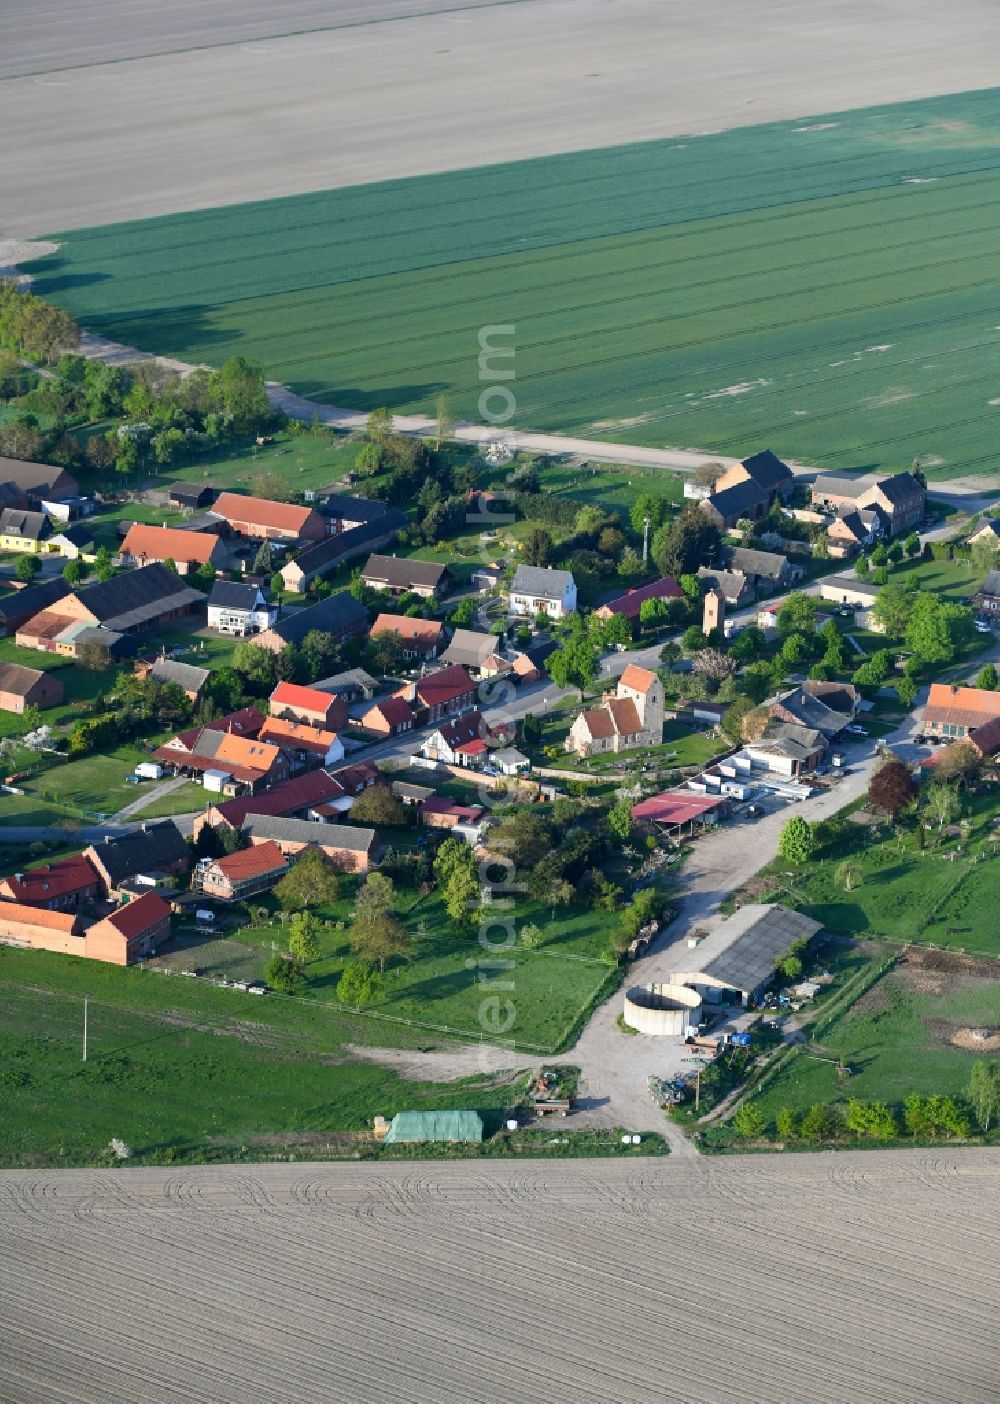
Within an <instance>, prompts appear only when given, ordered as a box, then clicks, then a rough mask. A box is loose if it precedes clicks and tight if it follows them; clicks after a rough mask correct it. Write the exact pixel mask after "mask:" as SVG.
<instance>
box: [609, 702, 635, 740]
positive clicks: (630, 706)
mask: <svg viewBox="0 0 1000 1404" xmlns="http://www.w3.org/2000/svg"><path fill="white" fill-rule="evenodd" d="M606 706H607V709H608V711H609V712H610V713H611V716H612V719H613V721H614V724H615V730H616V731H617V732H618V735H619V736H635V734H636V733H637V732H639V731H641V730H642V719H641V718H640V716H639V713H638V711H637V710H636V705H635V703H634V702H633V701H632V699H631V697H609V698H608V700H607V703H606Z"/></svg>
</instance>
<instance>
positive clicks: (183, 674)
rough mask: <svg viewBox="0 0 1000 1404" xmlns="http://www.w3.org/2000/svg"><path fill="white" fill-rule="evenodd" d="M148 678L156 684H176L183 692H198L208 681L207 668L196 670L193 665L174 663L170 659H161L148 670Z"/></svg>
mask: <svg viewBox="0 0 1000 1404" xmlns="http://www.w3.org/2000/svg"><path fill="white" fill-rule="evenodd" d="M149 676H150V677H151V678H153V679H154V680H155V681H156V682H158V683H176V684H177V686H178V687H182V688H183V689H184V691H185V692H200V691H201V690H202V688H203V687H204V686H205V684H206V683H207V682H208V679H209V669H208V668H198V667H196V666H195V665H194V664H193V663H176V662H175V661H174V660H173V659H172V658H161V659H158V660H157V662H156V663H154V664H153V666H152V668H150V670H149Z"/></svg>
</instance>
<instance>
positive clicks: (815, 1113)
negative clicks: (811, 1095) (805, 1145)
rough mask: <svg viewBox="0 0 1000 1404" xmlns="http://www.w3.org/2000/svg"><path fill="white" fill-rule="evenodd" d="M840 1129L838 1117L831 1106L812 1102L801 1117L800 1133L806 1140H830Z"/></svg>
mask: <svg viewBox="0 0 1000 1404" xmlns="http://www.w3.org/2000/svg"><path fill="white" fill-rule="evenodd" d="M839 1130H840V1117H839V1115H838V1114H837V1112H836V1111H834V1109H833V1107H825V1106H823V1104H822V1103H821V1102H814V1103H813V1105H812V1106H811V1107H810V1108H809V1110H808V1111H807V1112H806V1113H805V1115H804V1116H803V1118H802V1122H801V1126H800V1134H801V1136H802V1138H803V1140H806V1141H831V1140H833V1138H834V1137H835V1136H836V1134H837V1132H838V1131H839Z"/></svg>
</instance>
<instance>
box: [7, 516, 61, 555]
mask: <svg viewBox="0 0 1000 1404" xmlns="http://www.w3.org/2000/svg"><path fill="white" fill-rule="evenodd" d="M51 535H52V524H51V522H50V521H49V519H48V517H47V516H46V515H45V513H44V512H22V511H21V510H20V509H19V508H16V507H5V508H4V510H3V511H2V512H0V550H2V551H19V552H21V553H22V554H24V553H28V554H30V555H40V554H42V553H43V552H45V551H47V550H48V546H47V545H46V542H47V540H48V538H49V537H50V536H51Z"/></svg>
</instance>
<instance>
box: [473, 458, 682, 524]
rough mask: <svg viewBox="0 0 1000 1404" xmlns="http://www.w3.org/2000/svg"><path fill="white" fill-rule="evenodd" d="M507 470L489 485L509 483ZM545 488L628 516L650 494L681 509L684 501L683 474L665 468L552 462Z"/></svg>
mask: <svg viewBox="0 0 1000 1404" xmlns="http://www.w3.org/2000/svg"><path fill="white" fill-rule="evenodd" d="M509 471H510V469H509V468H507V467H504V468H497V469H496V470H495V471H494V472H492V473H491V474H489V476H488V479H487V485H488V486H489V487H491V488H493V489H494V490H495V491H500V490H501V489H502V488H503V487H504V486H505V483H506V479H507V474H508V473H509ZM542 486H543V488H544V489H545V491H547V492H554V493H558V494H559V496H560V497H575V498H577V499H578V500H579V501H580V502H581V503H587V504H589V505H592V506H594V507H606V508H607V509H608V510H609V511H612V512H615V511H617V512H621V513H623V514H627V513H628V511H629V509H630V508H631V506H632V503H633V502H634V501H635V500H636V498H637V497H641V496H642V494H643V493H647V492H651V493H653V494H654V495H655V496H657V497H663V498H665V499H666V500H667V501H668V502H672V503H674V504H675V505H676V506H680V505H681V503H682V502H683V500H684V475H683V474H681V473H672V472H670V470H669V469H666V468H635V467H631V466H629V465H626V464H621V463H600V462H594V461H589V462H588V463H587V466H586V467H585V468H582V467H579V466H575V465H573V464H569V463H563V462H558V461H557V462H555V463H550V464H549V465H548V466H547V467H546V468H545V469H544V471H543V473H542Z"/></svg>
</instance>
